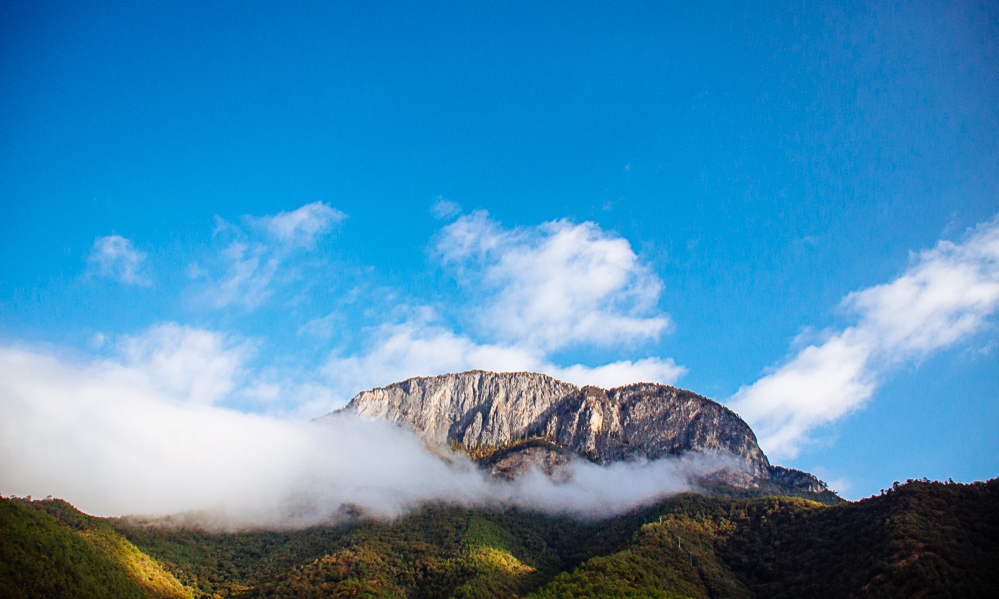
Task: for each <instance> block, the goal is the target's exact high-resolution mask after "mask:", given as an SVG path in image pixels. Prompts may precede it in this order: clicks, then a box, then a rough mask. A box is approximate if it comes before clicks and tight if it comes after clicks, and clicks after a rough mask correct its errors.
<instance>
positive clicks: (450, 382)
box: [323, 370, 825, 492]
mask: <svg viewBox="0 0 999 599" xmlns="http://www.w3.org/2000/svg"><path fill="white" fill-rule="evenodd" d="M338 414H356V415H359V416H364V417H370V418H384V419H386V420H388V421H390V422H392V423H394V424H395V425H397V426H401V427H404V428H407V429H409V430H412V431H414V432H416V433H417V434H419V435H420V436H421V437H423V438H424V439H426V440H427V441H428V442H431V443H435V444H437V445H440V446H443V447H461V448H463V449H465V450H466V451H470V452H473V453H474V455H482V456H487V455H488V456H489V460H487V461H488V462H489V465H491V467H492V468H493V472H494V473H495V474H500V475H512V474H513V473H515V472H516V471H518V470H519V469H522V468H524V467H527V466H529V465H530V464H535V465H539V466H541V467H542V468H543V469H545V470H546V471H548V472H551V471H552V470H554V469H556V468H557V467H558V466H560V465H562V464H564V463H566V462H567V461H568V460H569V459H571V458H572V456H580V457H584V458H587V459H590V460H593V461H596V462H598V463H609V462H616V461H623V460H633V459H648V460H655V459H658V458H662V457H665V456H669V455H677V454H682V453H684V452H686V451H692V450H693V451H702V450H712V451H718V452H724V453H728V454H731V455H734V456H736V457H738V458H741V459H742V460H744V462H745V464H746V470H747V472H748V474H749V475H750V477H751V478H754V479H764V480H777V479H779V480H780V482H781V484H785V485H792V486H797V487H800V488H802V489H805V490H807V491H810V492H820V491H822V490H824V488H825V487H824V485H823V484H822V483H821V482H820V481H819V480H818V479H816V478H815V477H812V476H811V475H808V474H806V473H798V474H795V473H797V471H788V470H785V469H782V468H779V467H772V466H771V465H770V463H769V461H768V460H767V457H766V455H764V453H763V451H762V450H761V449H760V447H759V445H758V444H757V441H756V435H755V434H754V433H753V431H752V429H750V427H749V425H747V424H746V423H745V422H744V421H743V420H742V419H741V418H739V416H737V415H736V414H735V413H734V412H732V411H731V410H729V409H728V408H726V407H724V406H722V405H721V404H719V403H717V402H715V401H712V400H710V399H708V398H706V397H703V396H700V395H697V394H696V393H693V392H691V391H686V390H684V389H678V388H676V387H672V386H669V385H660V384H656V383H634V384H631V385H626V386H623V387H616V388H614V389H602V388H600V387H595V386H585V387H582V388H580V387H577V386H575V385H572V384H570V383H565V382H562V381H559V380H557V379H554V378H552V377H550V376H548V375H545V374H539V373H535V372H502V373H497V372H487V371H483V370H471V371H468V372H460V373H453V374H442V375H440V376H432V377H414V378H411V379H407V380H405V381H401V382H398V383H393V384H391V385H388V386H385V387H379V388H376V389H371V390H370V391H362V392H361V393H359V394H357V396H356V397H354V399H352V400H351V401H350V403H349V404H347V406H346V407H344V408H342V409H340V410H337V411H335V412H332V413H330V414H328V415H327V416H325V417H323V418H332V417H336V415H338ZM497 449H503V451H502V452H499V453H497V452H496V451H495V450H497ZM789 473H790V474H789ZM799 474H800V475H801V476H799Z"/></svg>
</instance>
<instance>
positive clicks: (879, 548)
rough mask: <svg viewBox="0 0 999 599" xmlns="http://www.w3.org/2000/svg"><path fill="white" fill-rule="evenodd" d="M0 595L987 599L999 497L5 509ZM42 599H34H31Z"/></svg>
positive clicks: (970, 491)
mask: <svg viewBox="0 0 999 599" xmlns="http://www.w3.org/2000/svg"><path fill="white" fill-rule="evenodd" d="M0 509H2V511H0V514H2V536H0V552H2V553H0V556H2V560H0V585H2V586H0V588H2V589H3V590H4V596H11V597H19V596H24V597H28V596H42V595H45V596H52V597H90V596H118V597H142V596H179V595H180V596H183V595H185V594H186V595H188V596H194V597H246V598H249V597H400V596H402V597H413V598H417V597H427V598H432V597H533V598H537V599H542V598H544V599H549V598H556V597H608V596H610V597H636V598H637V597H698V598H701V597H703V598H709V597H710V598H717V597H733V598H736V597H738V598H749V597H757V598H761V599H762V598H771V597H772V598H783V597H788V598H790V597H830V598H831V597H851V596H852V597H991V596H993V595H994V589H995V588H999V570H997V569H996V568H995V564H997V563H999V480H995V479H994V480H991V481H989V482H987V483H974V484H969V485H963V484H953V483H951V484H946V483H936V482H925V481H910V482H908V483H906V484H903V485H898V486H896V487H895V488H893V489H892V490H890V491H888V492H886V493H885V494H883V495H880V496H875V497H871V498H869V499H865V500H863V501H859V502H855V503H842V504H839V505H833V506H828V505H823V504H819V503H815V502H812V501H808V500H804V499H800V498H789V497H764V498H742V499H729V498H712V497H705V496H701V495H695V494H684V495H679V496H676V497H672V498H669V499H666V500H664V501H661V502H659V503H658V504H656V505H653V506H649V507H647V508H643V509H640V510H636V511H633V512H631V513H628V514H625V515H622V516H619V517H616V518H612V519H607V520H602V521H594V522H580V521H577V520H575V519H572V518H569V517H554V516H548V515H544V514H539V513H534V512H527V511H523V510H517V509H506V510H498V509H482V508H477V509H468V508H463V507H457V506H448V505H440V504H435V505H426V506H423V507H422V508H420V509H418V510H415V511H413V512H412V513H411V514H409V515H407V516H405V517H402V518H399V519H397V520H395V521H392V522H385V521H379V520H372V519H367V518H362V517H354V518H352V519H350V520H349V521H345V522H343V523H341V524H339V525H336V526H328V527H317V528H312V529H308V530H302V531H246V532H238V533H223V532H210V531H205V530H199V529H191V528H182V527H176V526H162V525H161V526H150V525H148V524H143V523H142V522H141V521H139V520H135V519H107V520H105V519H99V518H92V517H89V516H85V515H83V514H80V513H79V512H77V511H76V510H74V509H72V507H71V506H69V505H68V504H65V503H64V502H60V501H57V500H48V501H32V502H27V501H24V500H17V501H11V500H3V501H2V502H0ZM43 591H44V592H43Z"/></svg>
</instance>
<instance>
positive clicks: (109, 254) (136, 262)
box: [87, 235, 152, 287]
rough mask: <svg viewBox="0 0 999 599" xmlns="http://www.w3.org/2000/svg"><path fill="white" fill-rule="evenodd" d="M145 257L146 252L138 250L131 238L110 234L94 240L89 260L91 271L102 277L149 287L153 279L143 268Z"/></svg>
mask: <svg viewBox="0 0 999 599" xmlns="http://www.w3.org/2000/svg"><path fill="white" fill-rule="evenodd" d="M145 259H146V254H145V253H143V252H140V251H138V250H136V249H135V247H134V246H133V245H132V242H131V241H130V240H128V239H125V238H124V237H122V236H121V235H108V236H106V237H98V238H96V239H95V240H94V246H93V248H92V249H91V251H90V256H89V257H88V258H87V262H88V263H89V264H90V266H91V272H97V274H99V275H100V276H102V277H109V278H113V279H117V280H118V281H120V282H122V283H127V284H129V285H139V286H141V287H149V286H150V285H152V281H151V280H150V279H149V277H148V276H147V275H146V274H145V273H144V272H143V270H142V263H143V262H144V261H145Z"/></svg>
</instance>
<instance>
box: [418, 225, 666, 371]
mask: <svg viewBox="0 0 999 599" xmlns="http://www.w3.org/2000/svg"><path fill="white" fill-rule="evenodd" d="M437 251H438V252H439V254H440V256H441V259H442V260H443V262H444V263H445V264H448V265H452V266H454V267H455V269H456V271H457V274H458V277H459V280H460V281H461V282H462V283H464V284H465V285H466V286H467V288H468V289H470V290H475V291H476V293H478V294H479V297H478V298H477V300H478V301H479V303H480V306H479V308H478V319H477V322H478V324H479V326H480V327H481V328H482V330H484V331H486V332H488V333H489V334H492V335H495V336H496V337H497V338H498V339H499V340H501V341H503V342H507V343H510V342H516V343H517V344H522V345H524V346H528V347H535V348H539V349H542V350H545V351H550V350H553V349H558V348H562V347H566V346H569V345H573V344H579V343H592V344H599V345H611V344H615V343H621V342H629V341H634V340H654V339H657V338H658V337H659V336H660V335H661V334H662V333H663V332H665V331H666V329H667V328H668V326H669V324H670V320H669V318H668V317H667V316H666V315H665V314H663V313H661V312H659V311H658V309H657V306H656V304H657V302H658V299H659V294H660V292H661V290H662V282H661V281H660V280H659V277H658V276H656V274H655V273H654V272H653V271H652V270H651V269H650V268H648V267H647V266H645V265H644V264H642V263H641V262H640V261H639V259H638V256H636V255H635V253H634V252H633V251H632V249H631V245H630V244H629V243H628V241H627V240H625V239H622V238H620V237H616V236H614V235H612V234H610V233H607V232H605V231H603V230H602V229H601V228H600V227H599V226H598V225H596V224H594V223H590V222H585V223H582V224H575V223H571V222H569V221H565V220H559V221H551V222H548V223H544V224H542V225H540V226H537V227H524V228H518V229H513V230H506V229H503V228H502V227H501V226H500V225H499V224H498V223H497V222H495V221H493V220H491V219H490V218H489V216H488V214H486V213H485V212H481V211H480V212H475V213H473V214H471V215H468V216H463V217H461V218H459V219H458V220H457V221H455V222H454V223H452V224H450V225H448V226H447V227H445V228H444V229H443V230H442V231H441V234H440V236H439V238H438V240H437Z"/></svg>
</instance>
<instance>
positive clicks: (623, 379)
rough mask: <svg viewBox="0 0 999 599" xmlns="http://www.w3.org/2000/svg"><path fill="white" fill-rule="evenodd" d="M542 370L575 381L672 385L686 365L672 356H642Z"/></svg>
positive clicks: (603, 384)
mask: <svg viewBox="0 0 999 599" xmlns="http://www.w3.org/2000/svg"><path fill="white" fill-rule="evenodd" d="M543 372H545V373H547V374H550V375H551V376H553V377H555V378H557V379H559V380H563V381H566V382H569V383H573V384H575V385H579V386H583V385H593V386H596V387H603V388H604V389H610V388H612V387H620V386H623V385H628V384H631V383H662V384H664V385H672V384H673V383H676V382H677V381H678V380H680V378H681V377H683V375H685V374H687V369H686V368H684V367H683V366H678V365H677V364H676V362H674V361H673V359H672V358H666V359H665V360H664V359H662V358H655V357H653V358H644V359H642V360H635V361H634V362H633V361H631V360H622V361H620V362H612V363H610V364H604V365H603V366H596V367H590V366H583V365H581V364H576V365H574V366H569V367H568V368H559V367H557V366H552V365H546V366H544V367H543Z"/></svg>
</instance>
